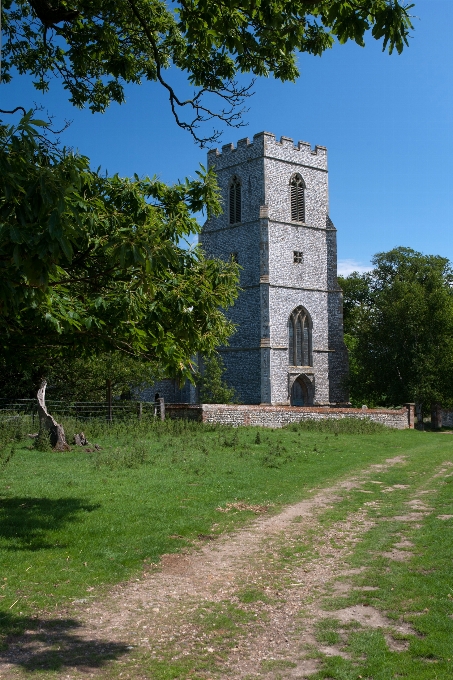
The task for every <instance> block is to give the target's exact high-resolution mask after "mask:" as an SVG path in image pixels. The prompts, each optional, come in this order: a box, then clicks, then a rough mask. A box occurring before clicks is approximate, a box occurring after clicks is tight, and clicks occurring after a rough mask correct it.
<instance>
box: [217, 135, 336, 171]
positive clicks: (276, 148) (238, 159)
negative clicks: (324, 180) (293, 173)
mask: <svg viewBox="0 0 453 680" xmlns="http://www.w3.org/2000/svg"><path fill="white" fill-rule="evenodd" d="M263 156H270V157H273V158H276V159H280V160H284V161H289V162H292V163H296V164H301V165H309V166H311V167H316V168H320V169H323V170H325V169H327V149H326V147H325V146H319V145H316V146H315V147H314V149H312V147H311V144H310V143H309V142H302V141H299V142H297V145H296V144H295V143H294V140H293V139H291V137H280V141H277V139H276V137H275V135H274V134H272V133H271V132H259V133H257V134H256V135H253V140H252V141H250V139H249V138H248V137H244V138H243V139H240V140H238V142H237V145H236V146H234V144H232V143H229V144H224V145H223V146H222V150H221V151H219V149H211V150H210V151H208V164H209V165H215V166H216V167H217V168H218V169H220V168H222V167H228V166H230V165H235V164H237V163H242V162H243V161H245V160H252V159H256V158H259V157H263Z"/></svg>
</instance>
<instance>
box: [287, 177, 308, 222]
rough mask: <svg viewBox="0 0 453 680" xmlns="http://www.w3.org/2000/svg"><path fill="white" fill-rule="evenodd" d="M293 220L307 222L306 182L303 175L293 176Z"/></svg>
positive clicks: (291, 184)
mask: <svg viewBox="0 0 453 680" xmlns="http://www.w3.org/2000/svg"><path fill="white" fill-rule="evenodd" d="M290 186H291V220H292V221H293V222H305V182H304V180H303V179H302V177H301V175H299V174H297V175H293V176H292V177H291V183H290Z"/></svg>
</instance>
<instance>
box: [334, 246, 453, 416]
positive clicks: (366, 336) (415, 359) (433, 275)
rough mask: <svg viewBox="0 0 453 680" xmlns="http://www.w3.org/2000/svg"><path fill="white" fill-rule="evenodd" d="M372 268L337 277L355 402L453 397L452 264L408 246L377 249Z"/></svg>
mask: <svg viewBox="0 0 453 680" xmlns="http://www.w3.org/2000/svg"><path fill="white" fill-rule="evenodd" d="M373 265H374V268H373V269H372V271H371V272H369V273H366V274H362V275H360V274H358V273H357V272H354V273H353V274H351V276H348V277H346V278H341V277H339V283H340V286H341V287H342V288H343V293H344V328H345V340H346V343H347V345H348V349H349V352H350V359H351V361H350V364H351V385H350V387H351V394H352V400H353V401H354V402H355V403H356V404H359V403H368V404H387V405H395V404H402V403H404V402H417V403H419V404H423V406H424V411H425V412H426V410H427V409H429V408H430V406H431V404H432V403H434V402H437V401H440V402H443V403H444V404H447V403H449V402H450V403H451V401H452V400H453V388H452V385H453V269H452V266H451V263H450V262H449V261H448V260H447V259H446V258H444V257H440V256H437V255H423V254H422V253H418V252H416V251H414V250H412V249H411V248H403V247H400V248H395V249H393V250H391V251H389V252H386V253H378V254H377V255H375V257H374V258H373Z"/></svg>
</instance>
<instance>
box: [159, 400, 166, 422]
mask: <svg viewBox="0 0 453 680" xmlns="http://www.w3.org/2000/svg"><path fill="white" fill-rule="evenodd" d="M159 413H160V419H161V420H165V401H164V399H163V397H160V399H159Z"/></svg>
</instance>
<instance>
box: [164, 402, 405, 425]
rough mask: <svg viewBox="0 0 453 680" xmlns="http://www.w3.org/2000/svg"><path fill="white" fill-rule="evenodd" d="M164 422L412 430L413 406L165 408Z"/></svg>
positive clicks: (177, 406) (178, 405) (200, 406)
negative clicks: (365, 423) (319, 423)
mask: <svg viewBox="0 0 453 680" xmlns="http://www.w3.org/2000/svg"><path fill="white" fill-rule="evenodd" d="M166 415H167V417H168V418H182V419H185V420H195V421H197V422H201V423H217V424H221V425H231V426H232V427H239V426H241V425H254V426H260V427H274V428H277V427H284V426H285V425H288V424H289V423H298V422H300V421H301V420H325V419H329V420H330V419H332V420H340V419H342V418H358V419H364V418H368V419H369V420H372V421H373V422H375V423H381V424H382V425H385V426H387V427H392V428H396V429H398V430H405V429H413V427H414V405H413V404H407V405H405V407H403V408H401V409H358V408H328V407H316V406H305V407H296V406H246V405H242V404H241V405H237V404H166Z"/></svg>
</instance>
